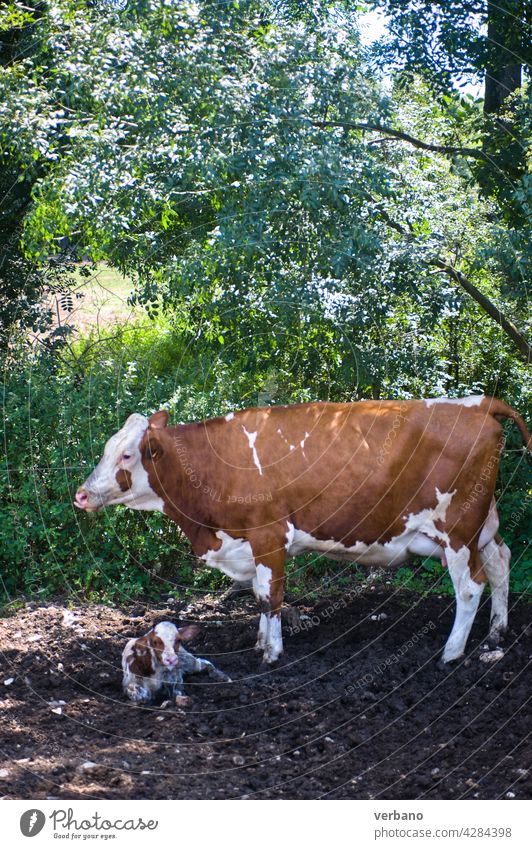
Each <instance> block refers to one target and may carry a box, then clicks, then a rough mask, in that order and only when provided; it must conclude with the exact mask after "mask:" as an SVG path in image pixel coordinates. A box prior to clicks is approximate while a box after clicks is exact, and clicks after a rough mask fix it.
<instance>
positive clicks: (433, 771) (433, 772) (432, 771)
mask: <svg viewBox="0 0 532 849" xmlns="http://www.w3.org/2000/svg"><path fill="white" fill-rule="evenodd" d="M439 772H440V768H439V767H438V766H435V767H434V769H431V771H430V774H431V775H438V774H439Z"/></svg>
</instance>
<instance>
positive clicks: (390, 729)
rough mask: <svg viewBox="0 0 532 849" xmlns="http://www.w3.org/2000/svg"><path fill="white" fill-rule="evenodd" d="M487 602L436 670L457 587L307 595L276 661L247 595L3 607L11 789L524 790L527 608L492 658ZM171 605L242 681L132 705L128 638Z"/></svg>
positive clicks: (311, 793) (187, 794)
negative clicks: (127, 687) (264, 650)
mask: <svg viewBox="0 0 532 849" xmlns="http://www.w3.org/2000/svg"><path fill="white" fill-rule="evenodd" d="M485 601H486V603H485V604H484V605H483V608H482V611H481V612H480V614H479V616H478V617H477V622H476V623H475V626H474V629H473V634H472V637H471V639H470V642H469V645H468V651H469V654H468V657H467V659H466V660H462V661H461V662H459V663H457V664H456V665H454V666H452V667H450V668H449V667H447V668H445V669H443V670H442V669H440V668H439V667H438V665H437V657H438V653H439V651H440V650H441V647H442V645H443V642H444V640H445V638H446V636H447V634H448V632H449V629H450V625H451V621H452V616H453V603H452V600H451V599H449V598H448V597H438V596H430V597H428V598H419V597H418V596H414V595H410V594H403V593H397V592H391V591H390V592H386V591H385V590H384V589H379V588H375V589H374V590H373V591H371V590H370V589H367V590H365V591H364V592H363V593H362V594H361V595H360V596H359V597H358V598H354V597H353V596H352V595H348V596H347V597H346V596H344V598H343V599H339V600H338V604H337V609H336V610H334V609H332V604H333V602H332V601H331V599H323V600H322V601H320V602H317V603H315V604H313V605H312V606H307V607H305V606H303V605H301V604H299V607H298V610H299V612H300V613H302V614H303V617H305V616H307V617H310V618H308V619H306V618H303V619H302V620H301V621H300V625H302V626H304V628H305V630H300V632H299V633H295V628H294V625H293V624H292V636H290V635H289V632H290V624H289V623H287V624H286V625H285V632H286V639H285V655H284V659H283V660H282V661H281V662H280V663H279V664H278V665H277V666H276V667H275V668H273V669H264V668H263V667H262V666H261V663H260V659H259V658H258V657H257V655H256V654H255V653H254V651H253V648H252V647H253V644H254V640H255V631H256V627H257V614H256V612H255V607H254V603H253V601H252V600H251V599H249V598H248V597H240V598H238V597H237V598H236V599H231V600H229V601H221V600H215V599H213V598H210V599H207V600H204V601H203V602H198V603H197V604H196V605H195V606H194V608H193V609H191V608H190V607H189V608H187V609H186V610H185V609H184V605H182V604H179V603H174V602H172V603H170V604H169V607H168V608H165V607H161V605H159V609H155V608H154V607H153V606H152V607H150V608H147V607H142V606H139V605H137V606H129V607H127V608H126V607H122V608H120V609H116V608H110V607H103V606H97V605H91V606H84V607H78V608H75V609H73V611H72V614H74V615H73V616H72V614H71V613H67V611H66V610H65V608H64V607H62V606H60V605H59V604H56V605H47V606H32V605H29V606H27V607H26V608H25V609H23V610H22V611H20V612H18V613H17V614H16V615H13V616H10V617H8V618H5V619H3V620H0V660H1V670H0V672H1V678H0V709H1V712H2V715H3V716H2V731H1V735H0V736H1V743H0V746H1V752H2V754H1V757H2V762H1V763H0V795H2V796H3V797H4V798H18V799H20V798H26V799H29V798H33V799H39V798H55V799H86V798H97V799H181V798H192V799H204V798H210V799H227V798H242V797H243V798H260V799H264V798H289V799H295V798H297V799H316V798H320V797H326V798H336V799H353V798H362V799H367V798H401V799H417V798H446V799H447V798H453V799H460V798H479V799H486V798H487V799H493V798H498V797H508V798H513V797H515V798H527V797H530V793H531V789H532V788H531V784H530V774H529V772H528V770H529V767H530V755H531V746H530V742H529V741H528V740H527V737H528V735H529V732H530V712H529V708H528V702H529V698H530V687H529V680H528V681H527V667H528V665H529V664H530V657H531V647H530V641H529V639H527V628H526V626H527V623H528V622H529V621H530V607H529V606H528V605H527V604H525V603H524V602H522V601H519V600H517V599H513V600H512V610H511V629H510V633H509V635H508V638H507V640H506V644H505V655H504V657H503V659H502V660H499V661H498V662H495V663H491V664H487V663H483V662H481V661H480V660H479V654H480V651H481V650H482V649H481V646H482V640H483V637H484V635H485V633H486V630H487V624H488V612H489V604H488V602H489V599H488V598H487V597H486V599H485ZM344 604H345V606H344ZM65 613H66V617H65ZM383 613H384V614H386V618H377V617H378V616H379V615H381V614H383ZM372 616H373V617H375V618H372ZM162 619H173V620H174V621H198V622H201V624H202V629H201V633H200V635H199V636H198V637H197V638H196V641H195V643H194V644H193V646H192V651H193V652H194V653H195V654H199V655H201V656H204V657H208V658H210V659H211V660H213V661H214V662H215V663H216V664H217V665H218V666H219V667H220V668H221V669H223V670H224V671H225V672H227V673H228V674H229V675H230V676H231V678H232V679H233V682H232V683H229V684H220V683H213V682H210V681H209V680H208V679H205V680H204V679H202V678H200V677H196V678H195V679H194V678H190V679H189V683H188V685H187V692H188V693H189V695H191V696H192V704H191V706H190V707H188V708H187V709H186V710H184V711H179V710H177V709H175V708H166V709H161V708H160V707H156V706H154V707H150V708H142V707H137V706H135V705H133V704H130V703H127V702H126V701H125V700H124V699H123V697H122V694H121V691H120V677H121V676H120V668H119V667H120V656H121V651H122V648H123V646H124V644H125V641H126V638H128V637H130V636H137V635H140V634H142V633H144V632H145V631H146V630H148V628H149V627H151V626H152V625H153V624H154V623H155V622H157V621H161V620H162ZM10 678H14V680H13V681H12V682H10V681H9V679H10ZM63 703H64V704H63Z"/></svg>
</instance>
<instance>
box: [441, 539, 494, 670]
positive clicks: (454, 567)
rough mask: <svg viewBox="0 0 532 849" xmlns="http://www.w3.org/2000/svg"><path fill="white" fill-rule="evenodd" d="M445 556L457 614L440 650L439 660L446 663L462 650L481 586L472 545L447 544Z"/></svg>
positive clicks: (478, 599)
mask: <svg viewBox="0 0 532 849" xmlns="http://www.w3.org/2000/svg"><path fill="white" fill-rule="evenodd" d="M445 558H446V561H447V566H448V569H449V574H450V576H451V580H452V582H453V587H454V593H455V596H456V614H455V618H454V624H453V628H452V631H451V633H450V635H449V639H448V640H447V642H446V644H445V648H444V650H443V655H442V661H443V662H444V663H449V661H451V660H455V659H456V658H458V657H460V656H461V655H463V653H464V649H465V645H466V642H467V638H468V637H469V632H470V631H471V626H472V625H473V621H474V619H475V614H476V612H477V609H478V604H479V601H480V596H481V595H482V590H483V589H484V581H483V580H480V579H481V577H482V578H483V574H482V570H481V569H480V568H479V566H480V563H479V554H478V550H477V548H476V544H475V547H474V548H473V547H471V548H468V547H467V546H466V545H462V546H461V548H459V549H458V550H455V549H453V548H452V547H451V546H448V547H447V548H446V549H445Z"/></svg>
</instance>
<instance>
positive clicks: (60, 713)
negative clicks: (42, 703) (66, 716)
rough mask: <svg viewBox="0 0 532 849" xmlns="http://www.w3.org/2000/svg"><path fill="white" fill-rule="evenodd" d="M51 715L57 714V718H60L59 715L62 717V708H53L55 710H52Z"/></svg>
mask: <svg viewBox="0 0 532 849" xmlns="http://www.w3.org/2000/svg"><path fill="white" fill-rule="evenodd" d="M52 713H55V714H57V716H61V715H62V713H63V708H62V707H55V708H52Z"/></svg>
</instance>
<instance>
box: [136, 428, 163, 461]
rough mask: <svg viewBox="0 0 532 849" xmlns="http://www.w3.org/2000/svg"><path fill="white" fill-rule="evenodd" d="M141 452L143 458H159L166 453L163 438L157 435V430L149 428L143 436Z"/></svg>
mask: <svg viewBox="0 0 532 849" xmlns="http://www.w3.org/2000/svg"><path fill="white" fill-rule="evenodd" d="M140 453H141V455H142V459H143V460H158V459H159V457H162V455H163V454H164V449H163V446H162V444H161V440H160V439H159V437H158V436H157V431H156V430H155V431H154V430H152V429H151V428H148V429H147V430H146V433H145V434H144V436H143V438H142V442H141V445H140Z"/></svg>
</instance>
